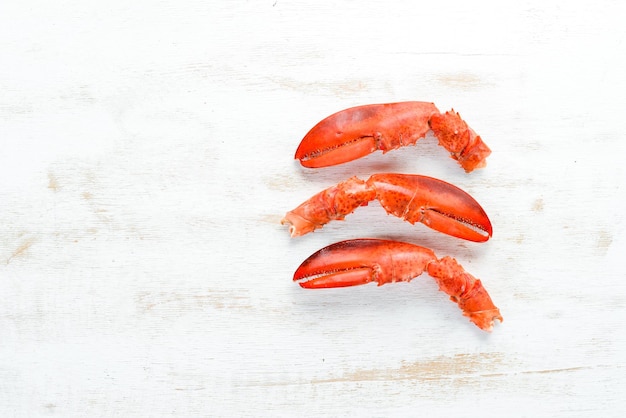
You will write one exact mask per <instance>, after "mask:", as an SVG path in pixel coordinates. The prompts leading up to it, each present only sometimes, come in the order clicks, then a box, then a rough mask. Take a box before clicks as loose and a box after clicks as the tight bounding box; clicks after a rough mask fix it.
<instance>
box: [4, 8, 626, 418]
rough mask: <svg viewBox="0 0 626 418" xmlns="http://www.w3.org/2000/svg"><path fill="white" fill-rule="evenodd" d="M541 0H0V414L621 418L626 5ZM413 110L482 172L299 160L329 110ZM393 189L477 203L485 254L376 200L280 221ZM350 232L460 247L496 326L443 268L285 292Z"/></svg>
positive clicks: (441, 162) (426, 151) (444, 165)
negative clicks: (336, 193) (408, 183)
mask: <svg viewBox="0 0 626 418" xmlns="http://www.w3.org/2000/svg"><path fill="white" fill-rule="evenodd" d="M550 3H551V2H547V1H545V0H542V1H520V2H515V3H513V2H511V3H507V4H505V2H495V1H493V2H484V3H483V2H467V1H446V2H417V1H413V0H406V1H390V0H386V1H384V2H382V1H381V2H376V1H372V0H369V1H359V2H357V1H347V2H338V1H325V0H323V1H287V0H267V1H243V0H238V1H224V2H217V1H180V0H170V1H164V0H159V1H133V2H127V1H119V0H117V1H106V2H96V1H76V0H66V1H55V2H51V1H43V0H42V1H27V0H20V1H10V0H9V1H4V2H2V4H0V416H2V417H38V416H59V417H84V416H90V417H100V416H102V417H105V416H106V417H109V416H124V417H130V416H137V417H147V416H154V417H165V416H255V417H256V416H296V415H299V416H355V415H356V416H377V417H387V416H453V415H454V416H460V417H470V416H481V417H501V416H532V417H536V416H550V417H565V416H567V417H570V416H581V417H583V416H584V417H587V416H602V417H617V416H624V413H626V397H625V395H624V388H625V387H626V377H625V376H626V335H625V326H626V322H625V317H626V315H625V308H626V298H625V297H626V280H625V279H626V277H625V274H624V269H623V265H624V262H623V260H624V255H625V254H626V251H625V250H626V241H625V238H624V237H625V233H626V224H625V219H624V209H625V202H626V199H625V197H626V193H625V190H624V178H625V170H624V154H625V152H626V134H625V132H626V122H625V120H626V118H625V116H624V112H625V109H626V106H625V105H626V100H625V98H624V96H625V93H626V76H625V74H626V66H625V63H626V30H625V29H624V24H623V20H624V18H625V17H626V6H625V3H624V2H619V1H603V0H595V1H577V2H571V3H566V2H558V3H557V2H555V3H556V4H554V5H551V4H550ZM401 100H426V101H433V102H435V103H436V104H437V105H438V106H439V108H440V109H441V110H447V109H449V108H451V107H454V108H455V110H458V111H459V112H460V113H461V115H462V116H463V117H464V119H465V120H467V121H468V122H469V124H470V125H471V126H472V127H473V128H474V129H475V130H476V131H477V132H478V133H479V134H480V135H481V136H482V137H483V138H484V140H485V142H486V143H487V144H488V145H489V146H490V147H491V148H492V150H493V154H492V156H491V157H490V158H489V160H488V166H487V168H485V169H483V170H479V171H477V172H474V173H472V174H469V175H468V174H465V173H464V172H463V170H462V169H460V168H459V167H458V166H457V165H456V163H455V162H454V161H452V160H451V159H449V158H448V157H447V155H446V152H445V151H444V150H443V149H441V148H439V147H438V146H436V141H435V140H434V138H432V136H429V137H428V138H427V139H426V140H423V141H421V142H420V143H419V144H418V146H416V147H411V148H409V149H403V150H398V151H394V152H392V153H389V154H387V155H385V156H382V155H381V154H380V153H378V154H374V155H372V156H369V157H367V158H365V159H362V160H359V161H357V162H354V163H350V164H345V165H342V166H338V167H334V168H328V169H322V170H317V171H314V170H305V169H302V168H301V167H300V166H299V164H297V163H296V162H295V161H294V160H293V153H294V151H295V149H296V146H297V145H298V143H299V141H300V139H301V138H302V136H303V135H304V134H305V133H306V132H307V131H308V130H309V129H310V128H311V127H312V126H313V125H314V124H315V123H317V122H318V121H319V120H321V119H322V118H323V117H325V116H327V115H329V114H331V113H334V112H335V111H338V110H341V109H343V108H346V107H350V106H355V105H360V104H368V103H383V102H393V101H401ZM382 171H397V172H409V173H421V174H426V175H430V176H435V177H438V178H441V179H444V180H447V181H449V182H452V183H454V184H456V185H458V186H460V187H462V188H464V189H465V190H467V191H468V192H470V193H471V194H472V195H473V196H474V197H475V198H476V199H477V200H478V201H479V202H481V204H482V205H483V207H484V208H485V209H486V211H487V212H488V213H489V215H490V217H491V219H492V222H493V224H494V236H493V239H492V240H490V241H489V242H488V243H486V244H474V243H466V242H460V241H459V240H456V239H454V238H450V237H447V236H444V235H441V234H437V233H434V232H431V231H429V230H428V229H427V228H425V227H423V226H421V225H418V226H415V227H411V226H410V225H409V224H406V223H403V222H401V221H400V220H398V219H396V218H393V217H390V216H387V215H385V213H384V211H383V210H382V209H381V208H380V206H379V205H378V204H372V205H370V206H369V207H367V208H360V209H359V210H358V211H357V212H356V213H355V214H354V215H351V216H350V217H348V219H347V220H346V222H343V223H336V224H333V225H329V226H327V227H326V228H324V229H323V230H321V231H318V232H316V233H314V234H311V235H308V236H305V237H302V238H299V239H293V240H292V239H290V238H289V236H288V232H287V228H286V227H285V226H281V225H280V224H279V221H280V219H281V217H282V215H283V214H284V213H285V212H286V211H287V210H289V209H292V208H293V207H295V206H296V205H298V204H299V203H300V202H301V201H303V200H304V199H306V198H308V197H309V196H310V195H312V194H313V193H315V192H317V191H319V190H321V189H322V188H324V187H328V186H330V185H331V184H334V183H336V182H338V181H341V180H344V179H346V178H347V177H349V176H351V175H359V176H362V178H367V176H368V175H370V174H372V173H374V172H382ZM359 237H384V238H394V239H399V240H405V241H409V242H413V243H417V244H421V245H425V246H429V247H431V248H433V249H434V250H435V252H436V253H437V254H438V255H439V256H443V255H452V256H454V257H456V258H457V259H458V261H459V262H460V263H461V264H463V265H464V266H465V267H466V268H467V270H469V271H470V272H472V273H473V274H475V275H476V276H478V277H480V278H481V279H482V281H483V283H484V285H485V286H486V288H487V289H488V291H489V292H490V293H491V295H492V297H493V299H494V301H495V303H496V304H497V305H498V306H499V307H500V308H501V311H502V314H503V316H504V319H505V320H504V322H503V323H502V324H499V325H498V326H496V328H495V330H494V332H493V333H491V334H486V333H483V332H481V331H480V330H478V329H477V328H476V327H474V326H473V325H472V324H470V323H469V322H468V320H467V319H466V318H464V317H463V316H462V315H461V312H460V310H459V309H458V308H457V307H456V306H455V305H454V304H452V303H450V302H449V301H447V298H446V296H445V295H444V294H442V293H440V292H438V291H437V289H436V285H435V283H434V281H433V280H431V279H429V278H428V277H427V276H424V277H422V278H420V279H418V280H414V281H413V282H411V283H409V284H395V285H386V286H383V287H376V286H375V285H369V286H362V287H358V288H350V289H332V290H325V291H324V290H322V291H307V290H304V289H301V288H300V287H299V286H297V285H296V284H294V283H293V282H292V281H291V277H292V274H293V272H294V270H295V269H296V268H297V266H298V265H299V264H300V262H302V261H303V260H304V259H305V258H306V257H307V256H309V255H310V254H311V253H313V252H314V251H316V250H317V249H319V248H321V247H323V246H325V245H328V244H330V243H333V242H336V241H339V240H342V239H349V238H359Z"/></svg>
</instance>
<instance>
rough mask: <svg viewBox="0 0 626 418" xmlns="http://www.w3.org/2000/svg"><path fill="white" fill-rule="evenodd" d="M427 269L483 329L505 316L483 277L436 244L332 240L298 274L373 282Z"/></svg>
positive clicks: (308, 282) (314, 284)
mask: <svg viewBox="0 0 626 418" xmlns="http://www.w3.org/2000/svg"><path fill="white" fill-rule="evenodd" d="M424 271H428V274H429V275H430V276H432V277H433V278H434V279H435V281H437V284H438V285H439V290H441V291H443V292H445V293H446V294H448V295H449V296H450V300H452V301H453V302H456V303H457V304H458V305H459V308H461V310H462V311H463V315H465V316H467V317H469V319H470V321H471V322H473V323H474V324H476V326H478V327H479V328H480V329H482V330H485V331H491V330H492V328H493V324H494V320H496V319H497V320H499V321H502V316H501V315H500V310H499V309H498V308H497V307H496V306H495V305H494V304H493V302H492V301H491V297H490V296H489V294H488V293H487V291H486V290H485V288H484V287H483V285H482V283H481V282H480V280H479V279H477V278H475V277H474V276H472V275H471V274H469V273H467V272H466V271H465V270H464V269H463V267H461V265H459V264H458V263H457V262H456V260H455V259H454V258H451V257H444V258H442V259H437V257H436V256H435V253H434V252H433V251H432V250H429V249H428V248H424V247H419V246H417V245H414V244H409V243H406V242H398V241H389V240H381V239H354V240H348V241H342V242H338V243H335V244H332V245H329V246H327V247H324V248H322V249H321V250H319V251H317V252H316V253H314V254H313V255H311V256H310V257H309V258H307V259H306V260H305V261H304V262H303V263H302V264H301V265H300V267H298V269H297V270H296V272H295V274H294V277H293V280H294V281H298V282H299V284H300V286H302V287H304V288H308V289H318V288H329V287H345V286H355V285H360V284H365V283H369V282H377V283H378V285H379V286H381V285H383V284H385V283H393V282H408V281H410V280H412V279H413V278H415V277H417V276H419V275H420V274H422V273H423V272H424Z"/></svg>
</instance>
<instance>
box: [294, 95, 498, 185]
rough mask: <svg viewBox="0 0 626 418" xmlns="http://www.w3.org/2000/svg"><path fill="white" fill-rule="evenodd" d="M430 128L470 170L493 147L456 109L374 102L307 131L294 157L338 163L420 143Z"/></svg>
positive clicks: (304, 161) (483, 161)
mask: <svg viewBox="0 0 626 418" xmlns="http://www.w3.org/2000/svg"><path fill="white" fill-rule="evenodd" d="M429 130H432V131H433V133H434V135H435V137H436V138H437V139H438V140H439V145H441V146H443V147H444V148H445V149H447V150H448V151H449V152H450V156H451V157H452V158H453V159H455V160H457V161H458V162H459V163H460V164H461V166H462V167H463V168H464V169H465V171H466V172H468V173H469V172H470V171H472V170H474V169H476V168H481V167H484V166H485V165H486V158H487V157H488V156H489V154H491V150H490V149H489V147H488V146H487V145H486V144H485V143H484V142H483V141H482V139H481V138H480V136H478V135H476V132H474V131H473V130H472V129H471V128H470V127H469V126H468V125H467V123H465V121H463V119H461V116H460V115H459V114H458V113H457V112H455V111H454V109H452V110H451V111H448V112H446V113H441V112H439V110H438V109H437V107H435V105H434V104H433V103H429V102H399V103H387V104H371V105H365V106H357V107H352V108H349V109H345V110H342V111H340V112H337V113H335V114H333V115H330V116H328V117H327V118H326V119H324V120H322V121H321V122H319V123H318V124H317V125H315V126H314V127H313V128H312V129H311V130H310V131H309V132H308V133H307V134H306V136H305V137H304V138H303V139H302V142H301V143H300V146H298V149H297V150H296V155H295V158H296V159H298V160H300V163H301V164H302V165H303V166H304V167H309V168H317V167H327V166H332V165H337V164H341V163H345V162H348V161H352V160H356V159H358V158H361V157H364V156H366V155H368V154H371V153H372V152H374V151H376V150H381V151H382V152H383V153H386V152H387V151H391V150H393V149H396V148H400V147H403V146H407V145H415V143H416V142H417V140H418V139H420V138H423V137H425V136H426V134H427V133H428V131H429Z"/></svg>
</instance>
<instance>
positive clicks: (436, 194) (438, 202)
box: [281, 173, 492, 242]
mask: <svg viewBox="0 0 626 418" xmlns="http://www.w3.org/2000/svg"><path fill="white" fill-rule="evenodd" d="M372 200H378V201H379V202H380V204H381V206H382V207H383V208H384V209H385V210H386V211H387V213H389V214H391V215H394V216H397V217H399V218H401V219H404V220H406V221H408V222H410V223H411V224H414V223H416V222H421V223H423V224H424V225H426V226H428V227H430V228H432V229H435V230H437V231H440V232H443V233H445V234H448V235H451V236H454V237H458V238H463V239H466V240H469V241H474V242H484V241H487V240H488V239H489V237H491V235H492V227H491V222H490V221H489V218H488V217H487V214H486V213H485V211H484V210H483V208H482V207H481V206H480V204H478V202H476V200H474V198H472V197H471V196H470V195H469V194H467V193H466V192H464V191H463V190H461V189H459V188H458V187H456V186H453V185H452V184H449V183H446V182H444V181H442V180H438V179H435V178H432V177H426V176H420V175H415V174H395V173H384V174H374V175H372V176H371V177H370V178H369V179H368V180H367V181H363V180H361V179H359V178H357V177H352V178H350V179H348V180H346V181H344V182H341V183H339V184H337V185H335V186H332V187H329V188H328V189H325V190H323V191H321V192H320V193H318V194H316V195H314V196H313V197H311V198H310V199H309V200H307V201H305V202H304V203H302V204H301V205H300V206H298V207H297V208H295V209H294V210H292V211H289V212H287V214H286V215H285V217H284V218H283V220H282V221H281V223H283V224H290V228H289V232H290V234H291V236H292V237H297V236H300V235H304V234H306V233H309V232H312V231H314V230H316V229H318V228H321V227H322V226H324V225H325V224H326V223H328V222H330V221H332V220H343V219H344V218H345V216H346V215H349V214H350V213H352V212H353V211H354V210H355V209H356V208H358V207H359V206H365V205H367V204H368V202H370V201H372Z"/></svg>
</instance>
